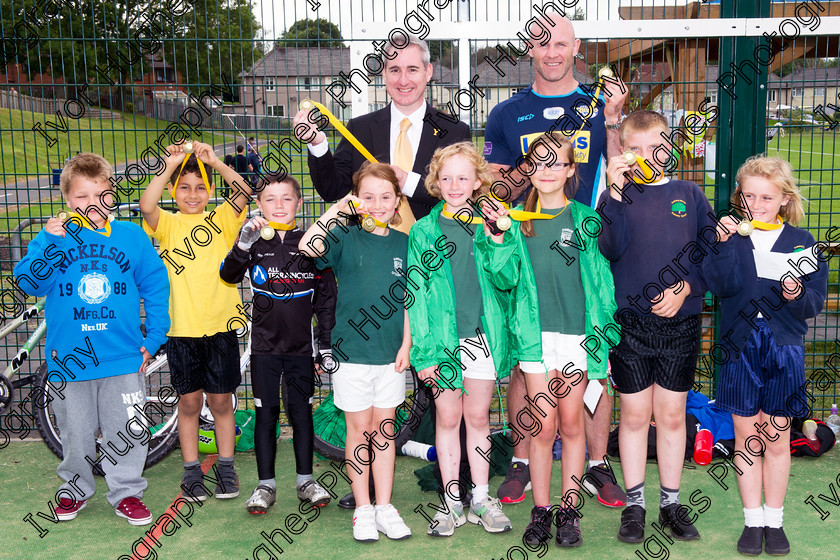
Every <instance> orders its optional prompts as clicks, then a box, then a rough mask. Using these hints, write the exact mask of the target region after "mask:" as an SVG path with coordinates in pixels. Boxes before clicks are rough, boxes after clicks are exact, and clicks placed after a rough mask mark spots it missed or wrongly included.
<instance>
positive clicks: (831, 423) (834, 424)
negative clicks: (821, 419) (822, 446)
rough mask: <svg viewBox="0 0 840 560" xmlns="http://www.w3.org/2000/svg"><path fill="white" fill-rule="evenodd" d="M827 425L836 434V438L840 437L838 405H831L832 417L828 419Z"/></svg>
mask: <svg viewBox="0 0 840 560" xmlns="http://www.w3.org/2000/svg"><path fill="white" fill-rule="evenodd" d="M825 423H826V424H828V427H829V428H831V431H832V432H834V438H835V439H837V437H838V436H840V416H838V415H837V404H832V405H831V416H829V417H828V418H826V420H825Z"/></svg>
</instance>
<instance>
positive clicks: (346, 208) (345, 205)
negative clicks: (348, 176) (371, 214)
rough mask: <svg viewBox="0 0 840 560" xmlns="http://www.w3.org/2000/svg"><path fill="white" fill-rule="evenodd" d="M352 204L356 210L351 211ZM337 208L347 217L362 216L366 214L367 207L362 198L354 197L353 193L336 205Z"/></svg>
mask: <svg viewBox="0 0 840 560" xmlns="http://www.w3.org/2000/svg"><path fill="white" fill-rule="evenodd" d="M351 202H352V203H354V204H355V206H356V209H355V210H351V209H350V203H351ZM335 208H336V210H338V211H339V212H341V213H342V214H346V215H350V214H361V213H363V212H364V208H365V205H364V202H362V199H361V198H359V197H358V196H356V195H354V194H353V193H349V194H347V195H346V196H345V197H344V198H342V199H341V200H339V201H338V202H336V203H335Z"/></svg>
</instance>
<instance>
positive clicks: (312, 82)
mask: <svg viewBox="0 0 840 560" xmlns="http://www.w3.org/2000/svg"><path fill="white" fill-rule="evenodd" d="M319 85H321V78H319V77H317V76H316V77H305V78H304V77H301V78H298V79H297V88H298V89H299V90H302V91H311V90H315V89H318V86H319Z"/></svg>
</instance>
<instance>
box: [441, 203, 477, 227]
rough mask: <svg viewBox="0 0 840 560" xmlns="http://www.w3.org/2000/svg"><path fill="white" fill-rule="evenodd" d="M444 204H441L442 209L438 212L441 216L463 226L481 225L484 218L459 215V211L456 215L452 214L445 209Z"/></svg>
mask: <svg viewBox="0 0 840 560" xmlns="http://www.w3.org/2000/svg"><path fill="white" fill-rule="evenodd" d="M446 206H447V205H446V203H445V202H444V203H443V209H442V210H441V211H440V213H441V214H443V215H444V216H446V217H447V218H452V219H453V220H460V221H462V222H464V223H465V224H483V223H484V218H480V217H478V216H472V215H471V216H464V215H462V214H461V212H460V210H459V211H458V213H457V214H453V213H452V212H450V211H449V210H447V209H446Z"/></svg>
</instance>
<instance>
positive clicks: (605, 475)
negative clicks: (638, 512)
mask: <svg viewBox="0 0 840 560" xmlns="http://www.w3.org/2000/svg"><path fill="white" fill-rule="evenodd" d="M583 487H584V488H586V489H587V490H588V491H589V492H591V493H592V494H597V495H598V502H599V503H601V504H603V505H605V506H607V507H624V504H625V503H626V502H627V494H625V493H624V490H622V488H621V486H619V484H618V481H617V480H616V478H615V474H613V472H612V470H611V469H610V468H609V467H607V465H606V464H604V465H596V466H594V467H589V468H588V469H586V473H585V474H584V475H583Z"/></svg>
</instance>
